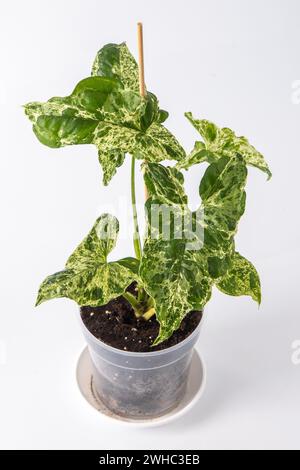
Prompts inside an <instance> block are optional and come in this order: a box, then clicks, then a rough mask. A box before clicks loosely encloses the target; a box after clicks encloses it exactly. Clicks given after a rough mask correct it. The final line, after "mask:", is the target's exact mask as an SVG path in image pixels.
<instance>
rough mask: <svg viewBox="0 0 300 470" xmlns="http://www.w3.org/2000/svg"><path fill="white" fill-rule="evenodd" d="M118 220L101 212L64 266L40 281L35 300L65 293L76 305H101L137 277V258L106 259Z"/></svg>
mask: <svg viewBox="0 0 300 470" xmlns="http://www.w3.org/2000/svg"><path fill="white" fill-rule="evenodd" d="M118 231H119V224H118V221H117V219H116V218H115V217H113V216H111V215H109V214H104V215H102V216H101V217H99V219H97V221H96V223H95V224H94V226H93V228H92V230H91V231H90V232H89V234H88V235H87V237H86V238H85V239H84V240H83V241H82V242H81V243H80V245H79V246H78V247H77V248H76V250H75V251H74V252H73V253H72V255H71V256H70V257H69V259H68V261H67V263H66V269H65V270H63V271H60V272H58V273H55V274H52V275H51V276H48V277H47V278H46V279H45V280H44V282H43V283H42V284H41V286H40V289H39V293H38V297H37V302H36V304H37V305H39V304H41V303H42V302H44V301H46V300H50V299H54V298H58V297H68V298H69V299H72V300H74V301H75V302H77V303H78V304H79V305H90V306H92V307H94V306H100V305H105V304H106V303H108V302H109V301H110V300H111V299H114V298H115V297H118V296H119V295H122V294H123V293H124V292H125V290H126V288H127V287H128V286H129V285H130V284H131V283H132V282H133V281H134V280H136V279H137V278H138V275H137V270H138V261H137V260H134V258H126V259H123V260H120V261H113V262H107V256H108V254H109V253H110V252H111V250H112V249H113V248H114V246H115V243H116V239H117V235H118Z"/></svg>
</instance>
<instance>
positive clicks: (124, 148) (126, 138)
mask: <svg viewBox="0 0 300 470" xmlns="http://www.w3.org/2000/svg"><path fill="white" fill-rule="evenodd" d="M94 143H95V144H96V146H97V148H98V152H99V161H100V163H101V165H102V167H103V171H104V183H108V182H109V180H110V179H111V177H112V176H113V174H114V173H115V171H116V168H117V167H118V166H120V165H121V164H122V163H123V161H124V158H125V155H126V153H130V154H131V155H134V156H135V157H136V158H137V159H142V160H145V161H146V162H160V161H162V160H180V159H181V158H183V157H184V150H183V149H182V147H181V146H180V144H179V143H178V142H177V140H176V139H175V138H174V137H173V136H172V134H171V133H170V132H169V131H168V130H167V129H166V128H165V127H163V126H162V125H160V124H157V123H153V124H152V125H151V126H150V127H149V128H148V129H147V131H146V132H141V131H137V130H135V129H131V128H128V127H121V126H116V125H114V124H112V123H106V122H103V123H100V124H99V126H98V127H97V129H96V130H95V132H94Z"/></svg>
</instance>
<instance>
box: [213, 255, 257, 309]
mask: <svg viewBox="0 0 300 470" xmlns="http://www.w3.org/2000/svg"><path fill="white" fill-rule="evenodd" d="M216 286H217V287H218V288H219V289H220V290H221V291H222V292H224V293H225V294H229V295H236V296H239V295H250V296H251V297H252V299H253V300H255V301H256V302H258V304H260V302H261V287H260V280H259V275H258V273H257V271H256V269H255V267H254V266H253V264H252V263H250V261H248V260H247V259H246V258H244V257H243V256H241V255H240V254H239V253H235V254H234V256H233V259H232V265H231V268H230V270H229V271H228V272H227V273H226V274H225V276H224V277H222V278H221V279H219V280H218V281H217V283H216Z"/></svg>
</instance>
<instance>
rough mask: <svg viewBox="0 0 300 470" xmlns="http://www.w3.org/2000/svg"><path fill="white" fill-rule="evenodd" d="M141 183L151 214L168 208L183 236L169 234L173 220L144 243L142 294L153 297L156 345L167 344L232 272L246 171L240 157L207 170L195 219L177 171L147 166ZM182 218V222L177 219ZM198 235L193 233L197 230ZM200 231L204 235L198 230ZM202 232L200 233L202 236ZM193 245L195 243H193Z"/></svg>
mask: <svg viewBox="0 0 300 470" xmlns="http://www.w3.org/2000/svg"><path fill="white" fill-rule="evenodd" d="M144 179H145V183H146V186H147V189H148V193H149V196H150V197H149V199H148V201H147V203H146V209H147V213H148V221H149V219H150V217H149V212H150V211H151V210H153V207H154V208H155V209H156V210H160V208H161V207H162V206H163V207H165V206H166V207H169V208H170V209H171V214H173V215H174V218H175V219H176V220H178V219H179V222H177V226H176V225H175V222H174V228H177V229H178V227H180V228H183V231H182V234H181V235H182V236H181V237H180V238H179V237H178V236H175V233H177V234H178V231H177V232H175V230H174V231H172V230H170V231H169V232H167V233H168V235H169V238H168V239H166V237H165V236H164V235H165V233H166V232H165V233H164V230H165V229H166V227H167V228H168V226H169V225H172V222H171V218H170V220H167V221H162V223H161V224H160V225H159V227H158V229H157V230H156V231H155V230H153V223H152V220H151V236H149V233H148V238H147V239H146V241H145V245H144V251H143V257H142V260H141V266H140V276H141V278H142V280H143V283H144V286H145V289H146V291H147V292H148V293H149V294H150V295H151V297H153V299H154V303H155V311H156V315H157V319H158V321H159V323H160V333H159V336H158V338H157V339H156V341H155V344H158V343H160V342H161V341H164V340H166V339H167V338H168V337H169V336H170V335H171V334H172V333H173V332H174V331H175V330H176V329H177V328H178V327H179V325H180V323H181V321H182V319H183V318H184V316H185V315H186V314H187V313H188V312H189V311H191V310H200V309H202V308H203V307H204V305H205V304H206V302H207V301H208V300H209V298H210V296H211V288H212V285H213V283H214V282H215V280H218V279H219V278H220V277H221V276H224V275H225V274H226V272H227V271H228V270H229V269H230V268H231V264H232V256H233V253H234V235H235V233H236V230H237V224H238V221H239V219H240V217H241V216H242V214H243V212H244V208H245V192H244V187H245V184H246V179H247V169H246V165H245V162H244V160H243V158H242V157H240V156H238V155H237V156H235V157H232V158H228V157H222V158H221V159H220V160H218V161H217V162H215V163H212V164H211V165H210V166H209V167H208V169H207V170H206V172H205V174H204V176H203V179H202V181H201V184H200V189H199V191H200V195H201V198H202V204H201V208H200V210H198V211H197V213H198V215H199V214H203V217H202V219H200V220H198V219H197V218H196V215H197V213H191V211H190V210H189V209H188V207H187V196H186V195H185V192H184V187H183V183H184V180H183V175H182V174H181V173H180V172H179V171H178V170H176V168H170V167H164V166H162V165H160V164H157V163H151V164H148V165H146V166H145V174H144ZM180 214H181V216H182V218H181V219H180V217H178V216H180ZM191 218H192V219H194V227H193V229H192V230H191V229H188V230H186V229H185V225H184V226H183V225H182V224H183V220H184V221H185V222H186V221H190V220H191ZM197 227H198V228H200V231H196V230H195V229H196V228H197ZM201 228H202V230H201ZM203 232H204V233H203ZM195 242H197V243H195Z"/></svg>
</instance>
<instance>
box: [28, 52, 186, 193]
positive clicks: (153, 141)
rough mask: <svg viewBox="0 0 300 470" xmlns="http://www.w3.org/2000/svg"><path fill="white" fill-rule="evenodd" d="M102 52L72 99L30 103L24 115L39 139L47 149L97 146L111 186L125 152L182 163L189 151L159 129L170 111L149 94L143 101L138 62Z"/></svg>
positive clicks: (128, 55) (105, 178)
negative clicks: (161, 108) (31, 123)
mask: <svg viewBox="0 0 300 470" xmlns="http://www.w3.org/2000/svg"><path fill="white" fill-rule="evenodd" d="M104 49H105V50H104V51H102V52H101V51H100V52H101V53H99V54H98V56H97V59H96V62H95V65H94V68H93V73H94V76H92V77H88V78H85V79H84V80H81V81H80V82H79V83H78V84H77V86H76V87H75V89H74V91H73V92H72V94H71V95H69V96H66V97H54V98H52V99H50V100H49V101H47V102H46V103H38V102H32V103H28V104H27V105H26V106H25V113H26V114H27V116H28V117H29V119H30V120H31V121H32V122H33V130H34V132H35V134H36V136H37V138H38V139H39V140H40V141H41V142H42V143H43V144H45V145H47V146H49V147H63V146H65V145H72V144H92V143H93V144H95V145H96V147H97V149H98V157H99V162H100V164H101V166H102V169H103V182H104V184H105V185H107V184H108V183H109V181H110V180H111V178H112V177H113V175H114V174H115V173H116V170H117V168H118V167H119V166H121V165H122V164H123V162H124V159H125V155H126V154H127V153H130V154H131V155H134V156H136V158H140V159H143V160H145V161H146V162H148V161H149V162H153V161H154V162H159V161H162V160H177V161H179V160H181V159H183V158H184V157H185V152H184V150H183V148H182V147H181V146H180V144H179V143H178V142H177V140H176V139H175V137H174V136H173V135H172V134H171V133H170V132H169V131H168V130H167V129H166V128H165V127H163V126H162V125H161V124H160V122H161V121H162V120H163V119H164V118H165V117H166V112H164V111H160V110H159V107H158V102H157V98H156V96H155V95H153V94H152V93H149V92H148V93H147V95H146V97H145V98H143V97H141V96H140V94H139V92H138V90H137V89H136V86H135V85H134V83H135V78H134V73H135V72H134V66H133V65H132V64H133V63H135V61H134V59H133V57H131V58H130V56H131V55H130V53H129V51H128V49H127V47H126V46H125V45H124V44H123V45H121V46H120V47H119V46H118V47H117V49H116V48H115V46H114V45H109V46H108V47H107V49H106V48H104ZM103 54H104V55H103ZM130 64H131V65H130ZM104 73H105V74H107V76H102V75H103V74H104Z"/></svg>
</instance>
